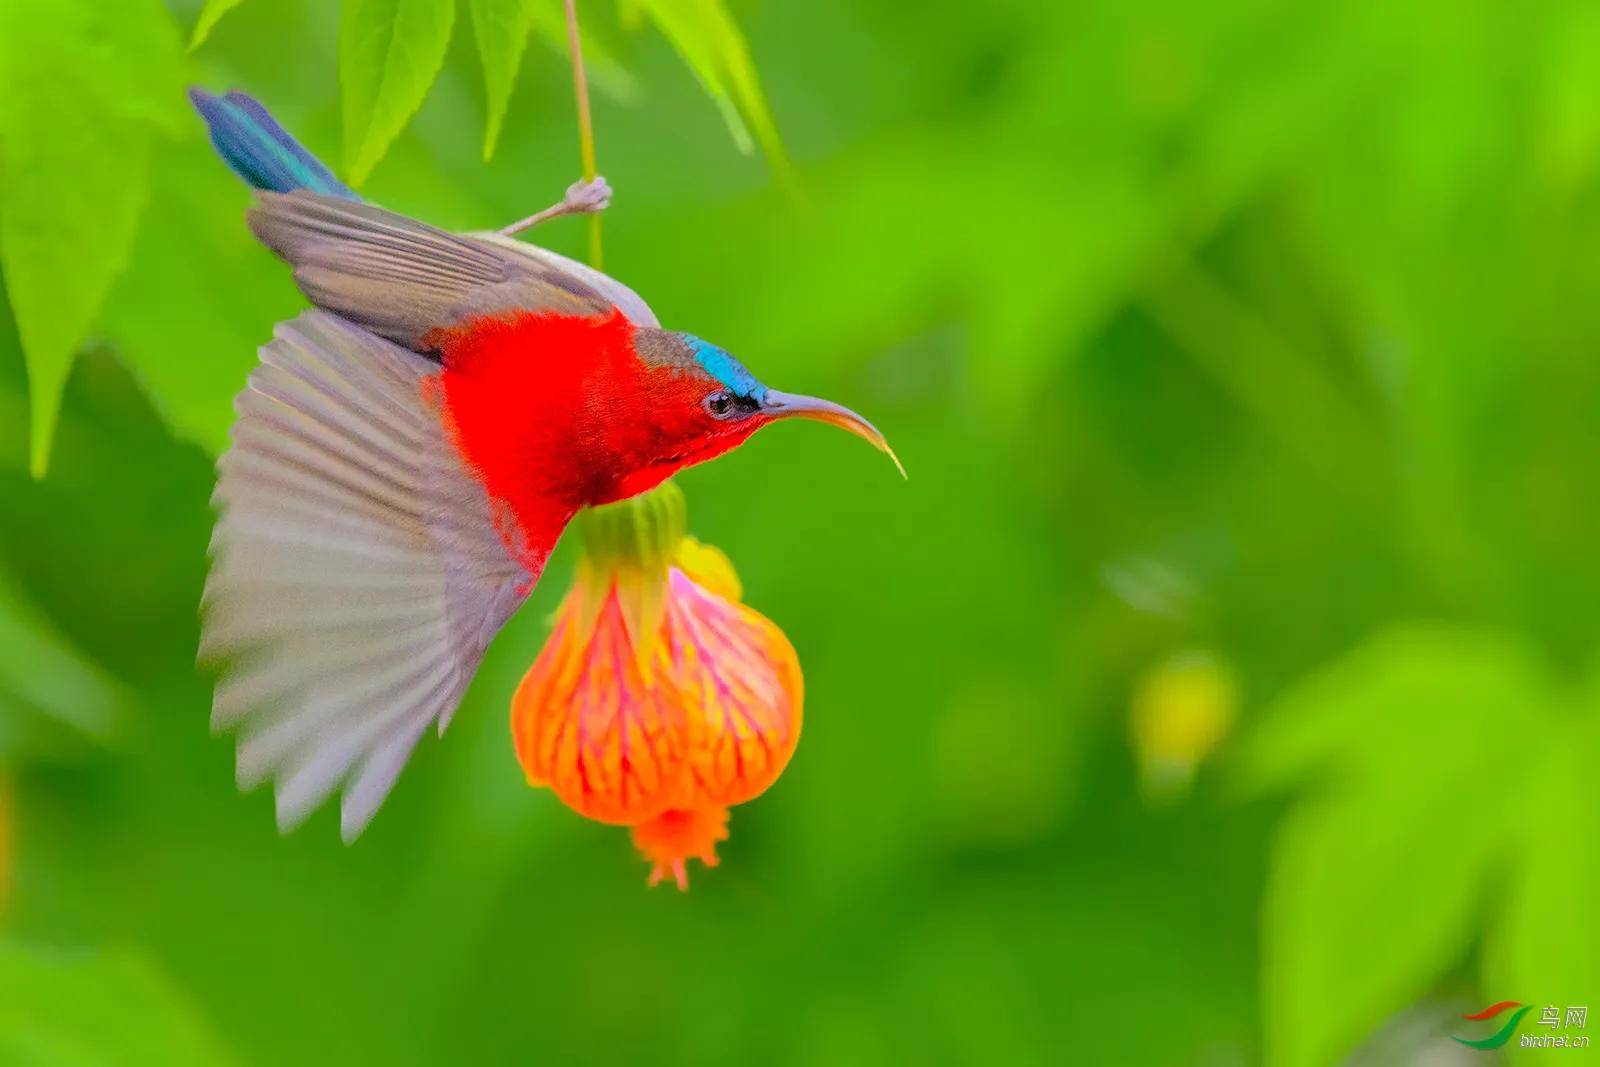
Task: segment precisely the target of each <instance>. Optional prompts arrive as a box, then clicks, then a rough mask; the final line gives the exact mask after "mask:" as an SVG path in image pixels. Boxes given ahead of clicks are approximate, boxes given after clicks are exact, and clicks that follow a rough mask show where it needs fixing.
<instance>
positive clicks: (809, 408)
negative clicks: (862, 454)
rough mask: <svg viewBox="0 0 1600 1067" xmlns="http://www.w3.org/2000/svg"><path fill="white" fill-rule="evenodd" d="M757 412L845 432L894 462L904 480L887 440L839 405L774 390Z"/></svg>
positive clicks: (768, 391) (901, 468) (904, 475)
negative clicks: (814, 422)
mask: <svg viewBox="0 0 1600 1067" xmlns="http://www.w3.org/2000/svg"><path fill="white" fill-rule="evenodd" d="M761 412H762V414H764V415H768V416H770V417H772V418H774V419H790V418H795V419H815V420H816V421H817V422H825V423H827V424H828V425H830V426H837V427H839V429H841V430H848V431H849V432H850V433H853V434H855V435H856V436H857V437H859V438H861V439H862V440H863V441H866V442H867V443H869V444H870V445H872V447H873V448H876V449H877V450H878V451H879V452H882V453H883V454H884V455H886V456H888V457H889V458H890V459H892V460H894V465H895V467H896V468H898V469H899V471H900V477H902V478H904V477H906V468H905V465H904V464H902V463H901V462H900V457H899V456H897V455H895V454H894V449H892V448H890V447H889V442H888V440H886V439H885V438H884V436H883V434H881V433H879V432H878V428H877V427H876V426H874V425H872V423H870V422H868V421H867V420H866V419H864V418H862V417H861V416H860V415H857V414H856V413H855V412H853V411H851V410H850V409H849V408H847V407H845V406H843V405H842V404H835V403H834V402H833V401H831V400H822V399H820V398H818V397H814V396H801V395H800V394H799V393H781V392H779V391H778V390H776V389H768V390H767V395H766V399H764V400H763V401H762V402H761Z"/></svg>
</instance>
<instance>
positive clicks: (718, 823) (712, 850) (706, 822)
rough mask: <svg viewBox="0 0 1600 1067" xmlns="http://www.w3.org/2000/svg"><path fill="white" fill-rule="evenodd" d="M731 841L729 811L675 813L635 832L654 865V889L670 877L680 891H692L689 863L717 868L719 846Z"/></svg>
mask: <svg viewBox="0 0 1600 1067" xmlns="http://www.w3.org/2000/svg"><path fill="white" fill-rule="evenodd" d="M727 839H728V809H727V808H719V807H709V808H699V809H696V810H693V811H684V810H681V809H674V810H671V811H664V812H662V813H661V814H660V815H657V816H656V817H655V818H653V819H650V820H648V821H646V822H642V823H640V824H639V825H638V826H635V827H634V828H633V844H634V847H635V848H637V849H638V850H639V854H640V855H642V856H643V857H644V858H645V859H647V860H649V861H650V879H649V884H650V885H658V884H660V882H661V881H662V879H664V878H666V876H667V875H669V874H670V875H672V880H673V881H675V882H677V883H678V889H679V890H680V891H682V892H685V893H687V892H688V891H689V868H688V861H689V860H691V859H697V860H699V861H700V862H701V863H703V864H705V865H706V866H707V867H715V866H716V865H717V842H718V841H726V840H727Z"/></svg>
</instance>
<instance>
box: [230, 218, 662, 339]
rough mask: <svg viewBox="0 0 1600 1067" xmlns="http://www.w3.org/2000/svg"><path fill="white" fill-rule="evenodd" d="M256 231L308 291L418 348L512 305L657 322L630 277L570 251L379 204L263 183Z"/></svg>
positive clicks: (254, 220)
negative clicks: (450, 226)
mask: <svg viewBox="0 0 1600 1067" xmlns="http://www.w3.org/2000/svg"><path fill="white" fill-rule="evenodd" d="M257 197H258V198H257V201H256V204H255V206H254V207H253V208H252V209H251V211H250V219H249V221H250V228H251V230H252V231H253V232H254V233H255V235H256V237H257V238H259V239H260V241H261V242H262V243H263V244H265V245H266V246H267V247H268V248H271V249H272V250H273V251H274V252H276V253H277V254H278V255H280V256H281V257H283V259H284V260H286V261H287V262H288V263H289V265H290V266H291V267H292V268H293V269H294V277H295V282H296V283H297V284H298V285H299V286H300V289H301V291H302V292H304V293H305V295H306V297H307V299H309V300H310V301H311V302H312V303H314V304H316V305H317V306H318V307H321V308H323V309H325V310H327V311H331V312H333V313H335V314H337V315H339V316H341V317H342V318H345V319H347V320H349V321H351V322H353V323H356V324H357V325H360V326H363V327H365V328H366V329H369V330H371V331H372V332H373V333H376V334H379V335H380V336H383V337H387V338H389V339H390V340H392V341H394V342H396V343H397V344H401V345H404V346H405V347H407V348H410V349H413V350H415V351H419V352H427V351H431V350H433V348H434V347H435V345H434V344H432V343H431V342H430V340H429V335H430V334H433V333H435V331H437V330H439V329H441V328H450V327H453V326H457V325H459V324H462V323H465V322H468V321H470V320H472V319H475V318H482V317H493V316H500V315H505V314H508V313H515V312H530V311H531V312H554V313H557V314H564V315H604V314H608V313H610V311H611V309H612V307H613V306H615V307H617V308H619V309H621V310H622V312H623V313H624V314H625V315H627V316H628V318H629V319H631V320H632V321H634V322H635V323H636V324H638V325H645V326H654V325H656V318H655V316H654V314H652V313H651V311H650V309H649V307H648V306H647V305H646V304H645V303H644V301H643V300H641V299H640V298H639V297H638V295H637V294H635V293H634V292H633V291H632V290H631V289H629V288H628V287H627V286H625V285H623V284H621V283H620V282H618V281H616V280H614V279H612V278H609V277H607V276H606V275H604V274H601V273H600V272H599V271H596V270H593V269H591V268H589V267H585V266H583V265H582V264H579V263H575V262H573V261H572V260H569V259H567V258H565V257H564V256H559V255H556V254H555V253H553V252H549V251H546V250H544V249H540V248H536V247H534V246H532V245H526V244H523V243H521V242H517V241H513V240H511V239H509V238H503V237H500V236H499V235H493V234H454V233H450V232H449V231H447V230H442V229H440V228H438V227H436V226H430V225H428V224H427V223H424V222H418V221H416V220H415V219H411V218H408V217H406V216H404V215H401V214H399V213H397V212H393V211H389V210H387V209H385V208H381V207H378V206H376V205H374V204H368V203H363V202H361V201H357V200H350V199H347V198H345V197H340V196H330V195H326V194H320V193H313V192H310V191H309V190H303V189H302V190H296V191H294V192H290V193H275V192H261V193H258V194H257Z"/></svg>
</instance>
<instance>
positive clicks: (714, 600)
mask: <svg viewBox="0 0 1600 1067" xmlns="http://www.w3.org/2000/svg"><path fill="white" fill-rule="evenodd" d="M657 657H658V662H662V663H663V666H662V668H661V669H660V671H659V672H658V673H659V674H661V675H666V676H670V677H671V679H672V681H673V684H674V686H675V688H676V689H677V696H678V699H679V700H680V701H681V702H682V705H683V707H684V710H685V713H686V714H687V715H688V717H689V762H690V768H691V775H692V780H691V782H690V783H689V789H690V793H689V796H688V798H687V799H686V801H684V802H683V803H682V806H683V807H687V808H699V807H705V806H708V805H719V806H724V807H726V806H730V805H733V804H742V803H744V802H745V801H747V800H750V799H752V798H754V797H756V796H759V795H760V794H761V793H762V792H763V791H765V790H766V788H767V787H768V786H770V785H771V784H772V783H773V782H775V781H777V779H778V775H780V774H781V773H783V768H784V767H785V766H786V765H787V764H788V762H789V757H790V756H791V755H793V754H794V748H795V745H796V744H797V743H798V742H799V740H800V718H801V704H802V700H803V696H804V693H803V685H802V682H801V677H800V662H799V660H798V658H797V657H796V656H795V651H794V646H792V645H790V644H789V639H788V638H786V637H785V636H784V635H783V631H782V630H780V629H778V627H777V626H775V625H773V623H772V622H770V621H769V620H767V619H766V618H765V617H764V616H762V615H761V614H759V613H758V612H755V611H753V610H751V609H750V608H747V607H745V606H744V605H742V604H739V603H737V602H735V601H730V600H727V599H724V598H723V597H721V596H718V595H717V594H716V593H713V592H711V591H710V590H709V589H707V588H705V587H703V586H701V585H699V584H697V583H696V582H695V581H694V580H693V579H691V578H690V577H689V576H688V575H687V574H685V573H684V572H683V571H682V570H681V569H679V568H676V567H674V568H673V570H672V572H671V575H670V576H669V578H668V591H667V616H666V623H665V631H664V633H663V635H662V642H661V647H660V649H659V650H658V652H657Z"/></svg>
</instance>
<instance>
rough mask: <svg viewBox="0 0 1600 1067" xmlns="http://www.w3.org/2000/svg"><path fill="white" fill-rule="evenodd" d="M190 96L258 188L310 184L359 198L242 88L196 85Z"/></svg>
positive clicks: (228, 159) (219, 144) (223, 149)
mask: <svg viewBox="0 0 1600 1067" xmlns="http://www.w3.org/2000/svg"><path fill="white" fill-rule="evenodd" d="M189 99H190V100H192V101H193V102H194V106H195V110H196V111H198V112H200V117H201V118H203V119H205V120H206V129H207V130H208V131H209V132H210V134H211V143H212V144H213V145H215V146H216V149H217V153H218V154H219V155H221V156H222V159H223V161H224V162H225V163H227V164H228V166H229V167H230V168H232V170H233V172H234V173H235V174H237V175H238V176H239V177H241V178H243V179H244V180H245V181H247V182H249V183H250V185H251V186H253V187H254V188H257V189H270V190H271V191H273V192H275V193H288V192H293V191H294V190H296V189H309V190H311V191H312V192H314V193H322V194H323V195H325V196H342V197H346V198H348V199H350V200H359V199H360V197H358V196H356V194H355V192H354V191H353V190H352V189H351V188H350V187H349V186H348V185H346V184H344V183H343V182H341V181H340V180H339V179H338V178H336V177H334V176H333V171H331V170H329V169H328V168H327V167H326V166H324V165H323V163H322V161H321V160H319V159H317V157H316V156H314V155H312V154H311V153H310V152H308V151H306V148H305V146H304V145H302V144H301V143H300V142H299V141H296V140H295V139H294V138H293V137H291V136H289V133H288V131H287V130H285V129H284V128H283V127H282V126H280V125H278V122H277V120H276V119H274V118H273V117H272V116H271V115H270V114H268V112H267V109H266V108H264V107H262V106H261V104H260V103H258V102H257V101H256V100H255V99H254V98H252V97H250V96H247V95H245V94H244V93H241V92H238V91H237V90H235V91H233V92H229V93H225V94H223V95H222V96H216V95H215V94H213V93H208V92H206V91H205V90H204V89H198V88H191V89H190V90H189Z"/></svg>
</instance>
